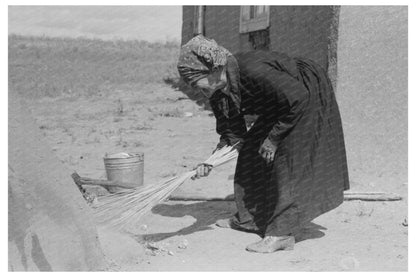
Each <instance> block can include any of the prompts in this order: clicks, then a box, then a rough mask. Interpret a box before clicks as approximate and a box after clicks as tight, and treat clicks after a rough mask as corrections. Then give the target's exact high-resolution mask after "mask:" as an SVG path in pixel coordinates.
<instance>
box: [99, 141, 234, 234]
mask: <svg viewBox="0 0 416 277" xmlns="http://www.w3.org/2000/svg"><path fill="white" fill-rule="evenodd" d="M237 156H238V152H237V150H236V149H235V145H234V146H225V147H223V148H221V149H218V150H217V151H215V152H214V153H213V154H212V155H211V156H210V157H209V158H208V159H207V160H206V161H205V162H204V164H208V165H211V166H212V167H213V168H215V167H218V166H220V165H223V164H225V163H227V162H229V161H232V160H233V159H235V158H236V157H237ZM195 174H196V170H192V171H189V172H186V173H183V174H181V175H178V176H175V177H173V178H171V179H168V180H166V181H164V182H161V183H159V184H156V185H145V186H143V187H139V188H137V189H129V190H124V191H122V192H118V193H115V194H112V195H108V196H104V197H102V198H100V199H99V201H98V203H96V204H95V205H94V208H95V214H96V215H97V218H98V221H99V222H100V223H104V224H106V225H109V226H112V227H114V228H117V229H122V228H123V227H125V226H126V225H128V224H131V223H133V222H135V221H137V220H138V219H140V218H141V217H142V216H143V215H144V214H146V213H147V212H149V211H150V210H151V209H152V208H153V207H154V206H155V205H157V204H158V203H160V202H162V201H164V200H166V199H167V198H168V197H169V195H170V194H171V193H172V192H173V191H174V190H176V189H177V188H178V187H179V186H180V185H182V184H183V183H184V182H185V181H187V180H188V179H190V178H191V177H193V176H195Z"/></svg>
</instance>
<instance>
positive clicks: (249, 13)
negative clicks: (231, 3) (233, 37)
mask: <svg viewBox="0 0 416 277" xmlns="http://www.w3.org/2000/svg"><path fill="white" fill-rule="evenodd" d="M269 26H270V7H269V6H241V11H240V33H248V32H253V31H258V30H263V29H267V28H268V27H269Z"/></svg>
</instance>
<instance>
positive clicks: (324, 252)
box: [29, 84, 408, 271]
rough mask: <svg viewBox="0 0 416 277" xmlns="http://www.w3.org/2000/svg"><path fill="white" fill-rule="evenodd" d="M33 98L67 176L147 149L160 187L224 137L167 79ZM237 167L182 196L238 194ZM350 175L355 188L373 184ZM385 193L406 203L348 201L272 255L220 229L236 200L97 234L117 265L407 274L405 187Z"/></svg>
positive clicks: (181, 204)
mask: <svg viewBox="0 0 416 277" xmlns="http://www.w3.org/2000/svg"><path fill="white" fill-rule="evenodd" d="M29 104H30V108H31V111H32V113H33V114H34V116H35V118H36V120H37V122H38V126H39V127H40V128H41V129H42V131H43V132H44V134H45V137H46V139H47V141H48V142H49V144H50V146H51V147H52V148H53V150H54V151H55V153H56V155H57V156H58V157H59V158H60V159H61V161H62V162H63V163H64V164H65V165H66V166H67V168H68V174H70V173H71V171H74V170H75V171H77V172H78V173H79V174H80V175H81V176H85V177H91V178H105V171H104V164H103V156H104V155H105V153H114V152H121V151H123V152H144V154H145V178H144V179H145V183H146V184H148V183H156V182H159V181H161V180H163V179H164V178H168V177H170V176H173V175H175V174H178V173H181V172H184V171H187V170H188V169H192V168H193V166H194V165H196V164H197V163H199V162H201V161H203V160H205V159H206V158H207V157H208V156H209V154H210V153H211V151H212V150H213V148H214V147H215V145H216V143H217V140H218V136H217V134H216V133H215V119H214V117H213V115H212V113H211V112H210V111H209V110H205V109H204V108H203V107H201V106H200V105H198V104H196V103H195V102H194V101H192V100H190V99H189V98H188V97H187V96H186V95H185V94H183V93H182V92H180V91H178V90H175V89H173V88H171V87H170V86H168V85H163V84H147V85H143V86H141V87H137V88H121V87H120V88H119V89H117V90H114V91H112V92H111V93H110V92H103V93H101V94H98V95H94V96H89V97H75V96H74V97H71V96H63V97H54V98H48V97H43V98H38V99H37V100H30V101H29ZM234 166H235V165H234V164H232V163H231V164H228V165H226V166H224V167H223V168H218V169H217V170H215V171H214V172H212V174H211V176H209V177H208V178H205V179H201V180H198V181H193V182H192V181H189V182H187V183H186V184H184V185H183V186H182V187H181V188H179V189H178V190H177V191H176V192H175V193H174V195H175V196H179V197H180V196H187V195H188V196H189V195H202V196H211V197H216V196H219V197H225V196H227V195H229V194H231V193H232V178H233V167H234ZM351 181H352V190H359V191H363V190H364V191H365V190H367V191H373V190H374V188H372V187H367V186H366V185H365V184H362V183H360V180H351ZM90 190H91V191H93V192H95V193H98V194H105V193H106V192H105V191H104V190H102V189H100V188H91V189H90ZM381 190H384V191H389V192H395V193H399V194H400V195H401V196H403V197H404V199H403V201H396V202H362V201H349V202H345V203H344V204H342V205H341V206H340V207H338V208H337V209H335V210H333V211H331V212H329V213H327V214H325V215H322V216H321V217H319V218H317V219H316V220H314V221H313V222H312V223H311V224H309V225H308V226H305V230H304V232H303V233H302V234H300V235H299V236H298V237H297V244H296V246H295V250H294V251H287V252H277V253H273V254H267V255H264V254H253V253H249V252H246V251H245V250H244V249H245V246H246V245H247V244H249V243H251V242H254V241H256V240H258V239H259V237H258V236H257V235H254V234H247V233H242V232H237V231H234V230H226V229H219V228H217V227H215V225H214V223H215V221H216V220H217V219H220V218H227V217H229V216H230V215H232V214H233V212H234V211H235V206H234V203H233V202H229V201H209V202H203V201H201V202H191V201H167V202H165V203H162V204H161V205H158V206H156V207H155V208H154V209H153V210H152V212H151V213H150V214H148V215H147V216H145V217H144V218H142V219H141V220H140V222H138V224H137V226H132V227H131V228H129V229H128V230H125V232H124V233H120V232H116V231H114V230H109V229H106V227H104V226H100V227H99V229H98V231H99V237H100V241H101V244H102V247H103V249H104V252H105V254H106V257H107V259H108V260H109V262H110V264H111V266H110V270H112V271H188V270H192V271H208V270H209V271H229V270H234V271H351V270H352V271H406V270H407V264H408V247H407V245H408V244H407V242H408V229H407V227H406V226H404V224H403V222H404V219H405V218H407V184H391V187H382V188H381Z"/></svg>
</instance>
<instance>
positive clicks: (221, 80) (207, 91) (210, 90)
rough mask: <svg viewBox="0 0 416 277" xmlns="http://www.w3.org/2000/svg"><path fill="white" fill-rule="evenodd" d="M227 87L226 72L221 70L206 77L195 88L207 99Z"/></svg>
mask: <svg viewBox="0 0 416 277" xmlns="http://www.w3.org/2000/svg"><path fill="white" fill-rule="evenodd" d="M226 85H227V77H226V75H225V70H223V69H219V70H216V71H214V72H212V73H211V74H209V75H207V76H206V77H204V78H202V79H199V80H198V81H197V82H196V83H195V84H194V85H193V87H194V88H196V89H199V90H200V91H201V92H202V94H203V95H204V96H205V97H207V98H211V96H212V95H213V94H214V92H216V91H217V90H220V89H223V88H224V87H226Z"/></svg>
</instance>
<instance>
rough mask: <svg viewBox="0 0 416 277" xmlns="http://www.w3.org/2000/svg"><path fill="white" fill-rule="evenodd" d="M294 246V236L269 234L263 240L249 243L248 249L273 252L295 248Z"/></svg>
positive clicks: (258, 251)
mask: <svg viewBox="0 0 416 277" xmlns="http://www.w3.org/2000/svg"><path fill="white" fill-rule="evenodd" d="M294 246H295V237H294V236H284V237H275V236H267V237H264V238H263V239H262V240H261V241H258V242H255V243H252V244H250V245H248V246H247V247H246V250H247V251H250V252H257V253H273V252H276V251H279V250H293V248H294Z"/></svg>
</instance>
